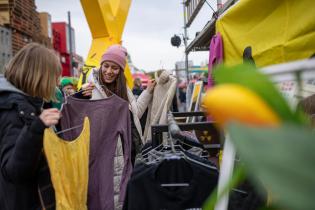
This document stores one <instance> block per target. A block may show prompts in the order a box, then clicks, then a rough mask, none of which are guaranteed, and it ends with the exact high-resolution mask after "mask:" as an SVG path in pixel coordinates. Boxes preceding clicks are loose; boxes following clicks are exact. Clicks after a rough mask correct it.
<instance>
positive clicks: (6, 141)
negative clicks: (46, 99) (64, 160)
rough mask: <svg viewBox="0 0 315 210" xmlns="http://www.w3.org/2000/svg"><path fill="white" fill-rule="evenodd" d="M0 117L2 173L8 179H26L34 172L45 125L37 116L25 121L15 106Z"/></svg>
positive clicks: (31, 176)
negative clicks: (0, 122) (14, 108)
mask: <svg viewBox="0 0 315 210" xmlns="http://www.w3.org/2000/svg"><path fill="white" fill-rule="evenodd" d="M8 119H11V120H8ZM12 119H14V120H12ZM1 121H2V122H4V124H2V126H1V127H2V128H1V139H0V143H1V145H0V166H1V173H2V175H3V177H4V178H5V179H7V180H8V181H9V182H12V183H25V182H27V181H28V180H30V179H32V178H34V175H35V173H36V170H37V167H38V163H39V160H40V155H41V152H42V148H43V133H44V129H45V125H44V124H43V122H42V121H41V120H40V119H39V118H38V117H36V118H35V119H34V120H32V121H31V122H30V123H28V124H27V123H25V122H24V121H23V120H22V119H21V117H19V116H18V113H16V111H15V110H11V111H8V112H7V114H5V115H3V116H2V118H1Z"/></svg>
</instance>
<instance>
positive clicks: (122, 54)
mask: <svg viewBox="0 0 315 210" xmlns="http://www.w3.org/2000/svg"><path fill="white" fill-rule="evenodd" d="M126 57H127V50H126V49H125V48H123V47H122V46H120V45H119V44H115V45H112V46H110V47H109V48H108V49H107V50H106V52H105V53H104V54H103V55H102V58H101V64H102V63H103V62H104V61H111V62H114V63H116V64H117V65H119V66H120V67H121V68H122V70H125V66H126Z"/></svg>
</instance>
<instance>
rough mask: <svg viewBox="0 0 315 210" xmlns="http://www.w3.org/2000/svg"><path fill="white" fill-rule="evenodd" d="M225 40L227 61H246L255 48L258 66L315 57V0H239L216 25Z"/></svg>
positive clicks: (227, 62)
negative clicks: (247, 52) (246, 54)
mask: <svg viewBox="0 0 315 210" xmlns="http://www.w3.org/2000/svg"><path fill="white" fill-rule="evenodd" d="M216 31H217V32H220V33H221V35H222V37H223V46H224V62H225V63H226V64H228V65H234V64H239V63H242V62H243V59H242V57H243V51H244V49H245V48H246V47H248V46H251V47H252V55H253V58H254V60H255V62H256V65H257V66H259V67H262V66H267V65H271V64H276V63H283V62H288V61H293V60H298V59H304V58H309V57H310V56H311V55H313V54H315V11H314V0H239V2H238V3H236V4H235V5H234V6H232V7H231V8H230V9H229V10H227V11H226V13H224V14H223V15H222V16H221V17H220V18H219V19H218V21H217V23H216Z"/></svg>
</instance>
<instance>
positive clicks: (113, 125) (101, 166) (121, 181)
mask: <svg viewBox="0 0 315 210" xmlns="http://www.w3.org/2000/svg"><path fill="white" fill-rule="evenodd" d="M62 116H63V117H62V118H61V126H62V129H66V128H70V127H73V126H76V125H79V124H80V123H82V119H83V117H84V116H88V117H89V119H90V121H91V145H90V161H89V163H90V164H89V185H88V208H89V209H92V210H94V209H97V210H113V209H119V206H121V205H122V203H123V200H124V196H125V189H126V186H127V182H128V180H129V178H130V174H131V170H132V165H131V158H130V156H131V131H130V128H131V125H130V113H129V106H128V102H126V101H125V100H123V99H121V98H120V97H118V96H116V95H112V96H110V97H108V98H104V99H99V100H82V99H77V98H73V97H69V98H68V99H67V104H65V105H64V108H63V111H62ZM78 134H79V133H78V132H77V130H73V131H69V132H67V133H65V135H64V138H66V139H73V138H75V137H76V136H78ZM118 139H120V140H118ZM120 145H121V146H120ZM116 147H119V148H122V149H123V157H122V158H123V160H117V159H116V158H115V153H116ZM118 163H119V164H123V172H122V176H121V177H117V176H116V174H117V171H118V169H119V168H120V167H121V166H118V165H117V164H118ZM114 183H115V184H114ZM115 187H116V188H118V189H115ZM115 191H118V192H119V194H118V195H116V196H114V192H115ZM114 201H115V202H114Z"/></svg>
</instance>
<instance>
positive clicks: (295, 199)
mask: <svg viewBox="0 0 315 210" xmlns="http://www.w3.org/2000/svg"><path fill="white" fill-rule="evenodd" d="M228 132H229V134H230V136H231V139H232V142H233V144H234V145H235V147H236V150H237V152H238V153H239V155H240V157H241V160H242V161H243V162H244V163H245V166H246V168H247V171H248V173H249V175H250V177H252V178H253V180H254V181H255V180H256V181H257V182H256V183H257V184H258V183H263V185H264V186H265V187H266V188H267V189H268V191H269V192H270V195H271V197H272V201H273V202H274V203H275V204H277V205H279V206H281V207H283V208H285V209H315V202H314V195H315V164H314V160H315V152H314V151H315V134H314V132H313V131H311V130H310V129H307V128H304V127H301V126H298V125H292V124H285V125H283V126H282V127H280V128H254V127H248V126H245V125H241V124H238V123H231V124H229V125H228ZM258 186H259V184H258ZM260 187H261V186H260Z"/></svg>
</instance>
